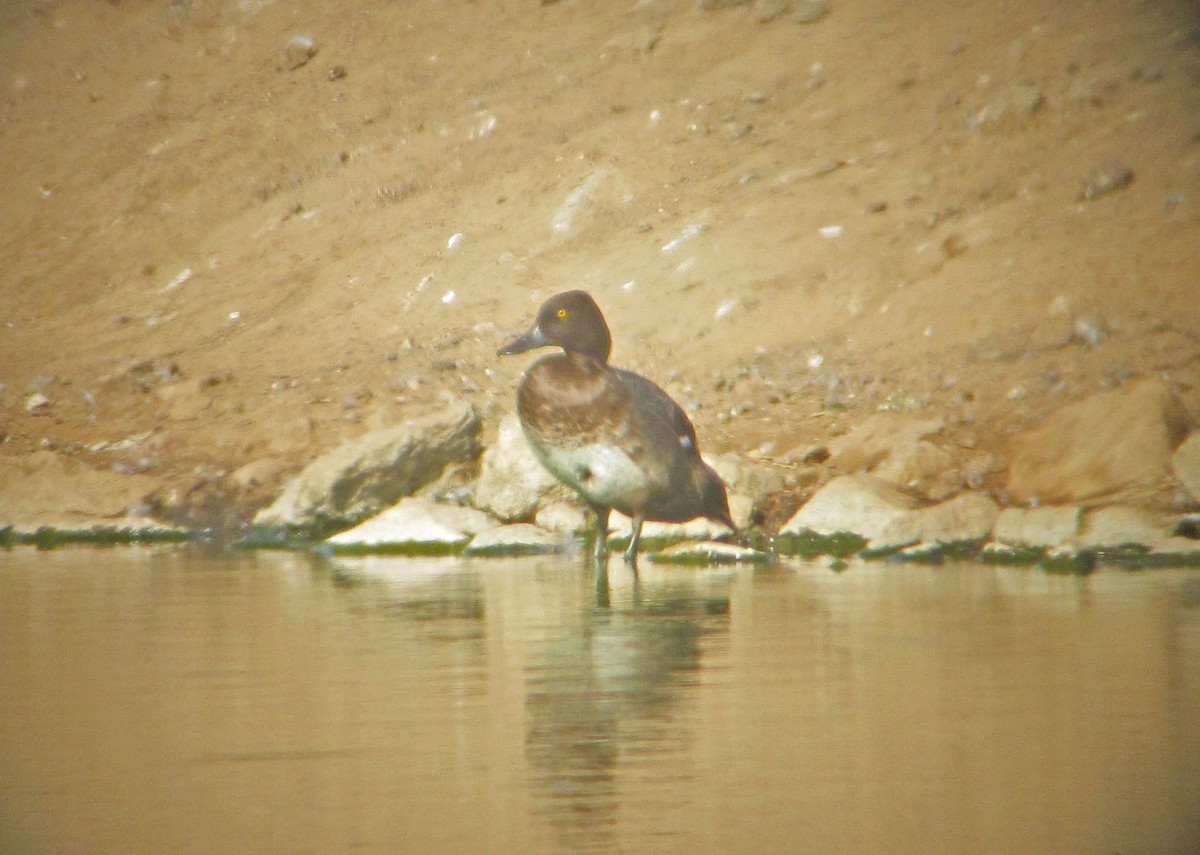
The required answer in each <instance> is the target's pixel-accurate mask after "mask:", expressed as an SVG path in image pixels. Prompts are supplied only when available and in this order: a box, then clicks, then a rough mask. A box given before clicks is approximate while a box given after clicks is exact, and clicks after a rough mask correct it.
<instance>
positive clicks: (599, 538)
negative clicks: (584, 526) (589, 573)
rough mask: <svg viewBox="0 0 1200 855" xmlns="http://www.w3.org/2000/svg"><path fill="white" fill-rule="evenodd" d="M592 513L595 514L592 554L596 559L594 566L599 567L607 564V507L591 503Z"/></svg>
mask: <svg viewBox="0 0 1200 855" xmlns="http://www.w3.org/2000/svg"><path fill="white" fill-rule="evenodd" d="M592 513H593V514H595V515H596V546H595V549H594V550H593V552H592V554H593V556H594V557H595V559H596V566H597V568H599V567H603V566H605V565H607V564H608V514H609V509H608V508H605V507H602V506H600V505H592Z"/></svg>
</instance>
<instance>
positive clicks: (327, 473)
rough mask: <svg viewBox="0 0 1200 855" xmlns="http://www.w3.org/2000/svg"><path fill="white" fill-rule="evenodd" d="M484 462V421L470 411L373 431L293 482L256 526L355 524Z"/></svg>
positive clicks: (459, 408) (458, 409)
mask: <svg viewBox="0 0 1200 855" xmlns="http://www.w3.org/2000/svg"><path fill="white" fill-rule="evenodd" d="M478 455H479V416H478V415H477V414H476V412H475V409H474V408H473V407H471V406H470V405H469V404H459V405H455V406H451V407H449V408H448V409H446V410H444V411H442V412H438V413H434V414H432V415H429V416H426V417H424V418H419V419H413V420H411V421H408V422H405V423H403V424H400V425H396V426H395V427H390V428H384V429H382V430H377V431H372V432H371V433H369V434H367V435H365V436H362V437H360V438H358V439H356V440H352V441H350V442H347V443H344V444H342V445H341V446H340V447H339V448H336V449H334V450H333V451H331V452H329V453H328V454H326V455H324V456H322V457H320V458H318V459H316V460H314V461H313V462H312V463H310V464H309V465H308V466H306V467H305V468H304V470H303V471H302V472H301V473H300V474H299V475H297V476H296V477H294V478H293V479H291V480H290V481H289V482H288V483H287V484H286V485H285V486H284V488H283V492H282V493H280V495H279V497H278V498H277V499H276V500H275V502H274V503H273V504H272V505H271V506H270V507H268V508H265V509H264V510H262V511H259V513H258V515H257V516H256V517H255V518H254V523H255V525H263V526H296V527H301V526H311V525H313V524H315V523H317V522H318V521H321V520H333V521H344V522H347V523H352V522H355V521H358V520H362V519H364V518H365V517H368V516H370V515H372V514H374V513H377V512H378V511H380V510H381V509H383V508H386V507H388V506H389V505H391V504H392V503H394V502H395V501H396V500H397V499H399V498H401V497H402V496H407V495H410V494H412V493H413V492H414V491H415V490H417V489H419V488H420V487H422V486H424V485H425V484H428V483H430V482H431V481H434V480H436V479H437V478H438V477H439V476H440V475H441V474H442V472H443V470H445V469H446V467H447V466H450V465H454V464H462V463H467V462H470V461H473V460H475V459H476V458H477V457H478Z"/></svg>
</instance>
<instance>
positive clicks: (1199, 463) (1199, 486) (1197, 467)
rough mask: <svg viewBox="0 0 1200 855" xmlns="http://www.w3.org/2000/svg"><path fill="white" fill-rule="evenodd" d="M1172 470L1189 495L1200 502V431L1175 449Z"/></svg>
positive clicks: (1172, 456)
mask: <svg viewBox="0 0 1200 855" xmlns="http://www.w3.org/2000/svg"><path fill="white" fill-rule="evenodd" d="M1171 472H1172V473H1174V475H1175V477H1176V478H1177V479H1179V483H1180V484H1182V485H1183V488H1184V489H1185V490H1187V492H1188V495H1189V496H1191V497H1192V499H1194V500H1195V501H1197V502H1200V431H1197V432H1196V433H1193V434H1192V435H1191V436H1189V437H1188V438H1187V439H1185V440H1184V441H1183V443H1182V444H1181V445H1180V446H1179V447H1178V448H1176V449H1175V453H1174V454H1172V455H1171Z"/></svg>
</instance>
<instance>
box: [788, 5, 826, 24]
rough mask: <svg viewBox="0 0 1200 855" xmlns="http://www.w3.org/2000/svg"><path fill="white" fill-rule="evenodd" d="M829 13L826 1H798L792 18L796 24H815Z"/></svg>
mask: <svg viewBox="0 0 1200 855" xmlns="http://www.w3.org/2000/svg"><path fill="white" fill-rule="evenodd" d="M828 13H829V3H828V2H826V0H800V2H799V3H797V4H796V11H795V14H793V15H792V17H793V18H794V19H795V21H796V23H798V24H815V23H816V22H817V21H819V20H821V19H822V18H824V17H825V16H826V15H827V14H828Z"/></svg>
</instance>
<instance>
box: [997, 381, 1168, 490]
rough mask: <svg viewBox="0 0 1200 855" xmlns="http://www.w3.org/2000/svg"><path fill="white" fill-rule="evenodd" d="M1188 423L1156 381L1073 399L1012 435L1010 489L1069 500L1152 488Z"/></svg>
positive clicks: (1160, 476) (1164, 472) (1161, 385)
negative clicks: (1036, 424) (1043, 419)
mask: <svg viewBox="0 0 1200 855" xmlns="http://www.w3.org/2000/svg"><path fill="white" fill-rule="evenodd" d="M1188 424H1189V419H1188V416H1187V413H1186V412H1185V410H1184V409H1183V406H1182V405H1181V404H1180V402H1179V400H1178V399H1177V398H1176V397H1175V396H1174V395H1173V394H1172V393H1171V391H1170V390H1169V389H1168V388H1167V387H1166V385H1165V384H1163V383H1162V382H1160V381H1158V380H1147V381H1144V382H1141V383H1137V384H1135V385H1132V386H1128V387H1123V388H1120V389H1115V390H1112V391H1109V392H1101V393H1099V394H1096V395H1092V396H1091V397H1088V398H1084V399H1083V400H1081V401H1076V402H1075V403H1072V404H1068V405H1067V406H1065V407H1063V408H1062V409H1060V410H1058V411H1057V412H1055V413H1052V414H1051V415H1050V416H1049V417H1048V418H1047V419H1046V420H1045V421H1044V422H1043V423H1042V424H1041V426H1039V427H1037V428H1035V429H1033V430H1031V431H1027V432H1026V433H1024V434H1022V435H1021V436H1018V437H1017V438H1016V439H1015V440H1014V441H1013V443H1012V446H1011V448H1010V454H1011V456H1010V461H1009V468H1008V490H1009V493H1010V494H1011V495H1012V497H1013V498H1014V499H1015V500H1017V501H1019V502H1026V501H1035V500H1036V501H1038V502H1041V503H1047V504H1070V503H1072V502H1078V501H1082V500H1085V499H1093V498H1098V497H1102V496H1111V495H1114V494H1116V493H1119V492H1120V491H1122V490H1125V489H1128V488H1132V487H1147V486H1151V487H1153V486H1155V485H1157V484H1158V483H1159V482H1161V480H1162V479H1163V478H1164V476H1166V475H1167V473H1168V470H1169V466H1170V461H1171V454H1172V451H1173V450H1174V448H1175V447H1176V445H1178V443H1179V441H1180V440H1181V439H1182V438H1183V437H1184V436H1185V435H1186V433H1187V428H1188Z"/></svg>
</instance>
